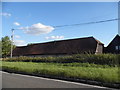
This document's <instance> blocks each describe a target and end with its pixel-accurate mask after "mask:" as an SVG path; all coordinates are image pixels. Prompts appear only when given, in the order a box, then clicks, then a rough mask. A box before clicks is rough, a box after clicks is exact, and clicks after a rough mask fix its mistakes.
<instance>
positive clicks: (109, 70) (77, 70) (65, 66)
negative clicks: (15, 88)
mask: <svg viewBox="0 0 120 90" xmlns="http://www.w3.org/2000/svg"><path fill="white" fill-rule="evenodd" d="M2 69H4V70H10V71H15V72H25V73H28V74H37V75H50V76H58V77H68V78H76V79H79V78H82V79H86V80H88V79H89V80H96V81H101V82H109V83H120V79H119V73H118V72H119V69H118V67H110V66H108V65H106V66H105V65H101V66H100V65H97V64H88V63H33V62H5V61H4V62H2Z"/></svg>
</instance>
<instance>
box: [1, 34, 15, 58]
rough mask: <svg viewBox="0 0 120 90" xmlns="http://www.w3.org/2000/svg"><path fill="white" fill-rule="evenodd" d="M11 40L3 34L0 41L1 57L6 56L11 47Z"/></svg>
mask: <svg viewBox="0 0 120 90" xmlns="http://www.w3.org/2000/svg"><path fill="white" fill-rule="evenodd" d="M11 43H12V42H11V40H10V38H9V37H8V36H5V37H3V38H2V40H1V41H0V46H1V47H2V57H7V55H9V54H10V49H11ZM13 48H15V45H13Z"/></svg>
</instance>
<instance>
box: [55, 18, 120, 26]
mask: <svg viewBox="0 0 120 90" xmlns="http://www.w3.org/2000/svg"><path fill="white" fill-rule="evenodd" d="M119 19H120V18H115V19H108V20H101V21H95V22H87V23H79V24H71V25H59V26H53V27H55V28H60V27H68V26H80V25H88V24H97V23H104V22H111V21H116V20H119Z"/></svg>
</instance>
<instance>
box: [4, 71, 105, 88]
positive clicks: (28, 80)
mask: <svg viewBox="0 0 120 90" xmlns="http://www.w3.org/2000/svg"><path fill="white" fill-rule="evenodd" d="M2 88H101V89H104V88H105V87H99V86H94V85H87V84H82V83H75V82H69V81H63V80H56V79H49V78H42V77H35V76H28V75H20V74H12V73H6V72H2Z"/></svg>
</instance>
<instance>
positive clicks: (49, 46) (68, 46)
mask: <svg viewBox="0 0 120 90" xmlns="http://www.w3.org/2000/svg"><path fill="white" fill-rule="evenodd" d="M103 48H104V44H103V43H101V42H100V41H98V40H97V39H95V38H94V37H85V38H77V39H68V40H59V41H51V42H46V43H37V44H32V45H28V46H21V47H16V48H15V49H14V50H13V56H42V55H45V56H46V55H71V54H81V53H82V54H83V53H84V54H85V53H91V54H97V53H103Z"/></svg>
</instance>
